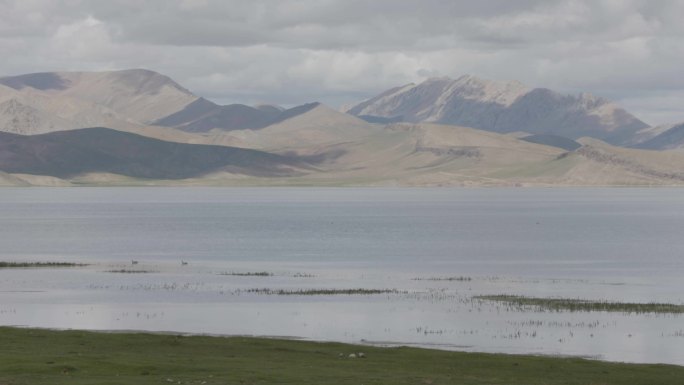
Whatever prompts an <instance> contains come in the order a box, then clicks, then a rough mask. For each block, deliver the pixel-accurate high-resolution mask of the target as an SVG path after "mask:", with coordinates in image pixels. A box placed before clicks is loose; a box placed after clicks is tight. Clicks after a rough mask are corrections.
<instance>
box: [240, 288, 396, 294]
mask: <svg viewBox="0 0 684 385" xmlns="http://www.w3.org/2000/svg"><path fill="white" fill-rule="evenodd" d="M245 291H246V292H248V293H256V294H266V295H374V294H406V293H407V292H406V291H399V290H397V289H296V290H284V289H247V290H245Z"/></svg>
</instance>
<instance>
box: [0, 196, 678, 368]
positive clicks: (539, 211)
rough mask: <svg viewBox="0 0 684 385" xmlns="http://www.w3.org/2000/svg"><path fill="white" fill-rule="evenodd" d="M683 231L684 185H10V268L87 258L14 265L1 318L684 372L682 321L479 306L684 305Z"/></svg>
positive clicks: (4, 253)
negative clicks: (311, 292)
mask: <svg viewBox="0 0 684 385" xmlns="http://www.w3.org/2000/svg"><path fill="white" fill-rule="evenodd" d="M682 229H684V191H682V190H679V189H274V188H264V189H221V188H79V189H73V188H72V189H39V188H32V189H14V188H10V189H0V245H2V248H1V250H0V260H2V261H72V262H79V263H89V264H91V265H90V266H87V267H79V268H60V269H44V268H41V269H0V324H2V325H27V326H39V327H55V328H84V329H101V330H109V329H116V330H121V329H134V330H154V331H177V332H190V333H211V334H248V335H277V336H290V337H299V338H306V339H316V340H336V341H347V342H357V343H358V342H365V343H377V344H386V345H395V344H411V345H418V346H434V347H439V348H444V349H458V350H468V351H488V352H506V353H540V354H559V355H580V356H587V357H593V358H598V359H606V360H614V361H629V362H664V363H674V364H679V365H684V316H682V315H662V314H660V315H654V314H642V315H634V314H632V315H629V314H621V313H602V312H576V313H570V312H542V311H539V310H534V309H516V308H510V307H507V306H505V305H502V304H497V303H491V302H487V301H479V300H473V298H472V297H473V296H476V295H480V294H503V293H507V294H519V295H530V296H537V297H569V298H583V299H597V300H614V301H631V302H655V301H657V302H673V303H678V304H679V303H684V280H682V279H681V277H682V276H683V275H684V274H683V273H684V237H682ZM131 260H137V261H139V264H137V265H131ZM181 261H186V262H187V263H188V264H187V265H181ZM119 269H138V270H146V271H150V272H149V273H145V274H122V273H112V272H108V271H111V270H119ZM260 271H268V272H270V273H272V274H273V275H272V276H267V277H260V276H234V275H223V274H225V273H230V272H241V273H244V272H260ZM459 276H462V277H468V278H469V280H461V281H456V280H452V281H440V280H433V279H432V278H441V277H459ZM255 288H269V289H292V290H297V289H303V288H311V289H320V288H335V289H339V288H365V289H371V288H381V289H397V290H398V291H399V292H398V293H389V294H378V295H336V296H330V295H328V296H303V295H299V296H278V295H265V294H258V293H250V292H247V290H249V289H255Z"/></svg>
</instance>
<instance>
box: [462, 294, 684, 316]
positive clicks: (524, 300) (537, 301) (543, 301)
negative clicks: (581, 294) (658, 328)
mask: <svg viewBox="0 0 684 385" xmlns="http://www.w3.org/2000/svg"><path fill="white" fill-rule="evenodd" d="M474 299H479V300H486V301H495V302H502V303H506V304H508V305H510V306H516V307H521V308H523V307H535V308H537V309H539V310H549V311H571V312H580V311H581V312H591V311H603V312H620V313H637V314H642V313H661V314H682V313H684V305H677V304H672V303H655V302H651V303H632V302H611V301H592V300H585V299H570V298H536V297H524V296H517V295H507V294H499V295H480V296H476V297H474Z"/></svg>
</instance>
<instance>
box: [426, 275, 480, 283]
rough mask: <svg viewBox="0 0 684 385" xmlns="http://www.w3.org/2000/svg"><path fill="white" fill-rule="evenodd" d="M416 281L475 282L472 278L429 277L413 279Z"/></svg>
mask: <svg viewBox="0 0 684 385" xmlns="http://www.w3.org/2000/svg"><path fill="white" fill-rule="evenodd" d="M413 280H414V281H458V282H470V281H472V280H473V278H472V277H465V276H459V277H428V278H413Z"/></svg>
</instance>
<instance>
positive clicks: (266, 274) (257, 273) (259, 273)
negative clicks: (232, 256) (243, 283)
mask: <svg viewBox="0 0 684 385" xmlns="http://www.w3.org/2000/svg"><path fill="white" fill-rule="evenodd" d="M218 275H232V276H236V277H272V276H273V275H274V274H273V273H270V272H268V271H254V272H246V273H239V272H234V271H229V272H223V273H218Z"/></svg>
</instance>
